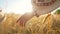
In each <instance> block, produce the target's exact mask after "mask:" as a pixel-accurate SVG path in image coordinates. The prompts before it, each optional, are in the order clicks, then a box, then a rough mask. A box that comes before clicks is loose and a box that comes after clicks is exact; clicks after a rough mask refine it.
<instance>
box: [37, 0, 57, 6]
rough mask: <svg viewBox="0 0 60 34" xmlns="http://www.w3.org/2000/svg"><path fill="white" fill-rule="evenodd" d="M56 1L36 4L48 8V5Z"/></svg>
mask: <svg viewBox="0 0 60 34" xmlns="http://www.w3.org/2000/svg"><path fill="white" fill-rule="evenodd" d="M55 1H56V0H51V2H47V3H43V2H41V3H40V2H38V4H37V5H40V6H49V5H52V4H53V3H54V2H55Z"/></svg>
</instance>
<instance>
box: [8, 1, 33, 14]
mask: <svg viewBox="0 0 60 34" xmlns="http://www.w3.org/2000/svg"><path fill="white" fill-rule="evenodd" d="M30 11H32V5H31V0H15V1H14V2H10V3H9V2H8V6H7V13H10V12H14V13H16V14H17V13H18V14H24V13H26V12H30Z"/></svg>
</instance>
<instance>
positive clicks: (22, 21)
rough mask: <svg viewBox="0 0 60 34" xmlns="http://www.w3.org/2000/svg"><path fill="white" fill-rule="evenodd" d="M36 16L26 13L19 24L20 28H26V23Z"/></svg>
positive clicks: (19, 20)
mask: <svg viewBox="0 0 60 34" xmlns="http://www.w3.org/2000/svg"><path fill="white" fill-rule="evenodd" d="M33 16H34V13H33V12H32V13H26V14H24V15H22V16H21V17H20V18H19V19H18V20H17V22H18V23H19V24H20V26H25V24H26V22H27V21H28V20H29V19H30V18H32V17H33Z"/></svg>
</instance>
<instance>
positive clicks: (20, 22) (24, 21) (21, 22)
mask: <svg viewBox="0 0 60 34" xmlns="http://www.w3.org/2000/svg"><path fill="white" fill-rule="evenodd" d="M17 22H18V23H19V25H20V26H25V23H26V19H25V18H19V20H17Z"/></svg>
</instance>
